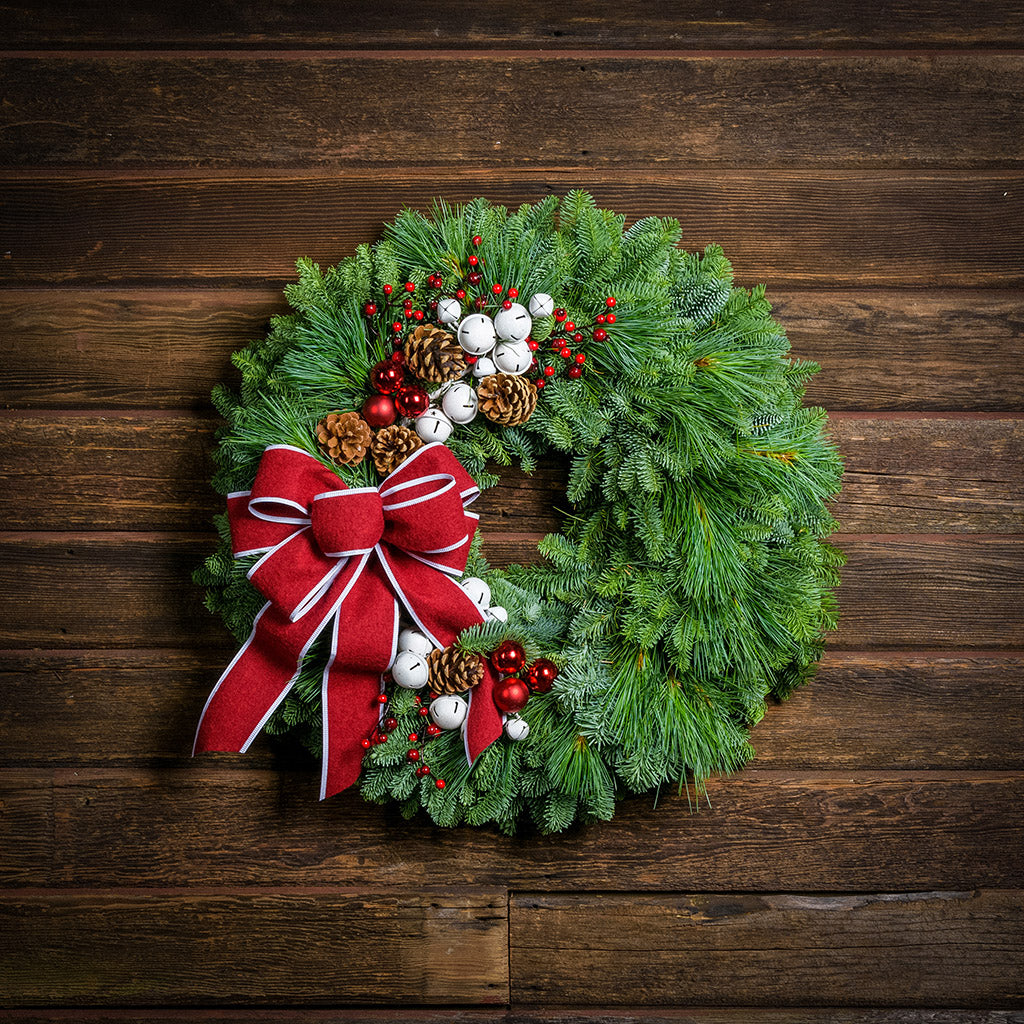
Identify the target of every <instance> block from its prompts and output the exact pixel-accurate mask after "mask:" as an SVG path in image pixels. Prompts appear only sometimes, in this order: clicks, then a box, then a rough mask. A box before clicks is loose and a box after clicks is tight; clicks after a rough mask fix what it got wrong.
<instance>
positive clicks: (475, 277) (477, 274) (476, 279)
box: [468, 270, 484, 284]
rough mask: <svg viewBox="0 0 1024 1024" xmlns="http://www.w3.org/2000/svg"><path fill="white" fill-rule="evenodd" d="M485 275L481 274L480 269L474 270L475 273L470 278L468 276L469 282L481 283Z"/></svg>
mask: <svg viewBox="0 0 1024 1024" xmlns="http://www.w3.org/2000/svg"><path fill="white" fill-rule="evenodd" d="M483 276H484V275H483V274H481V273H480V272H479V271H478V270H474V271H473V273H472V274H470V275H469V278H468V280H469V283H470V284H479V283H480V282H481V280H482V279H483Z"/></svg>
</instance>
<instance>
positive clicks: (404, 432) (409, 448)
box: [370, 423, 423, 476]
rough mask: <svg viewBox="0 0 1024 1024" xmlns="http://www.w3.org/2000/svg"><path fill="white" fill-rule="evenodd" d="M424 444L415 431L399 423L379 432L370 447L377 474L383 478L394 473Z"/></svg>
mask: <svg viewBox="0 0 1024 1024" xmlns="http://www.w3.org/2000/svg"><path fill="white" fill-rule="evenodd" d="M422 444H423V441H422V440H421V439H420V436H419V435H418V434H417V433H416V431H415V430H410V429H409V428H408V427H403V426H401V425H400V424H398V423H396V424H395V425H394V426H392V427H384V428H383V429H382V430H378V431H377V433H376V435H375V436H374V438H373V443H372V444H371V445H370V454H371V455H373V464H374V465H375V466H376V467H377V472H378V473H380V475H381V476H387V475H388V473H391V472H394V470H396V469H398V467H399V466H400V465H401V464H402V463H403V462H405V460H406V459H407V458H409V456H410V455H412V453H413V452H414V451H416V449H417V448H419V447H421V446H422Z"/></svg>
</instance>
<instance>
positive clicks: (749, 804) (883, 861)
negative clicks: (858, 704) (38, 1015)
mask: <svg viewBox="0 0 1024 1024" xmlns="http://www.w3.org/2000/svg"><path fill="white" fill-rule="evenodd" d="M190 724H191V723H190ZM264 763H265V762H264ZM258 764H259V761H258V760H257V761H255V762H252V761H250V760H249V759H248V757H247V756H243V755H237V754H236V755H227V754H223V755H203V756H202V757H200V758H198V759H192V760H190V759H185V760H183V761H182V762H180V763H179V764H177V765H174V764H169V763H164V764H161V765H154V766H150V767H142V766H139V767H125V768H113V767H91V766H88V765H86V764H84V763H83V764H81V765H78V766H77V767H74V768H53V769H50V768H38V769H31V770H30V769H28V768H24V769H17V770H16V771H14V772H13V775H12V781H10V782H9V783H4V781H3V780H4V779H5V777H6V775H7V773H6V772H5V773H3V774H0V786H7V785H9V787H10V792H11V794H12V797H11V799H12V801H13V804H14V806H15V809H16V814H17V816H18V817H17V818H16V819H15V820H16V822H17V823H20V824H22V825H34V826H35V827H36V828H37V830H38V831H39V833H40V838H39V840H38V842H37V844H36V846H35V848H34V849H33V850H31V851H24V852H23V851H22V850H21V848H20V846H19V845H18V841H19V840H18V834H17V832H13V833H8V832H5V833H4V834H3V835H0V850H2V852H3V853H4V861H3V862H4V864H5V865H9V866H8V867H7V873H8V877H7V878H6V879H5V881H6V882H7V884H18V885H22V886H47V885H58V886H61V887H64V886H104V885H106V886H110V885H128V884H131V885H140V886H160V885H163V886H176V885H190V884H194V883H195V880H196V879H202V884H203V885H260V886H274V885H297V884H303V885H321V884H322V885H328V884H330V885H352V886H356V885H373V886H383V887H398V889H399V890H400V891H402V892H407V891H420V890H421V889H422V888H423V887H428V888H430V889H431V890H433V889H438V890H439V891H450V890H452V889H453V888H455V889H457V888H458V887H459V886H466V885H470V886H497V887H509V888H513V889H523V888H526V887H528V888H532V889H537V890H551V891H555V892H560V891H561V892H569V891H571V892H575V893H578V894H580V898H581V899H583V898H584V896H585V894H586V893H587V892H588V891H592V890H616V891H642V890H643V891H665V890H672V889H678V887H679V885H680V884H681V883H682V882H684V881H685V884H686V885H687V886H688V887H691V888H693V889H694V890H698V889H709V890H712V889H713V890H718V889H731V890H736V891H743V892H749V891H767V892H773V891H779V890H781V891H792V892H815V891H823V890H827V891H871V890H874V889H877V888H879V887H880V886H881V885H882V884H883V883H884V884H885V885H887V886H889V887H891V888H896V889H901V890H903V889H920V888H934V887H943V888H973V887H976V886H984V885H987V886H993V887H1006V886H1014V885H1016V884H1017V883H1018V881H1019V879H1020V877H1021V872H1022V871H1024V824H1022V819H1021V816H1020V815H1019V814H1014V813H1013V809H1014V808H1017V807H1020V806H1021V803H1022V799H1024V779H1022V777H1021V774H1020V773H1019V772H993V771H984V772H968V771H940V772H929V771H908V772H900V771H890V770H886V771H867V770H862V771H854V772H842V771H829V770H817V771H809V772H797V771H794V770H792V769H785V770H778V769H762V768H758V767H757V766H756V764H755V766H754V767H753V768H750V769H748V770H746V771H744V772H742V773H740V774H738V775H734V776H730V777H728V778H721V779H712V780H710V781H709V783H708V790H707V798H706V799H702V800H701V801H700V804H699V806H698V805H696V804H695V803H693V802H692V799H693V795H692V793H691V794H690V797H689V798H688V797H687V796H685V795H681V794H678V793H674V792H663V793H662V794H661V795H660V797H659V798H658V799H657V800H655V798H654V797H653V796H650V795H649V796H645V797H636V798H631V799H628V800H624V801H622V802H620V804H619V805H618V807H617V808H616V814H615V817H614V818H613V819H612V821H611V822H610V823H603V824H598V825H593V826H590V827H586V828H583V827H579V828H576V829H574V830H572V831H571V832H569V833H568V834H566V835H562V836H554V837H549V838H544V837H540V836H537V835H536V834H532V833H530V832H527V833H526V834H524V835H523V836H522V837H520V838H517V839H508V838H505V837H502V836H499V835H497V834H495V833H493V832H492V831H490V830H487V829H470V828H465V829H459V830H455V831H451V830H445V829H438V828H433V827H431V826H430V825H429V823H427V822H425V821H423V820H417V822H416V823H415V824H414V825H409V823H408V822H406V821H405V819H404V818H402V817H401V816H400V815H399V814H398V812H397V811H396V810H394V809H382V808H379V807H376V806H373V805H369V804H366V803H364V802H363V801H362V800H361V799H360V797H359V795H358V794H357V793H355V792H349V793H345V794H342V795H341V796H340V797H337V798H332V799H331V800H329V801H327V802H319V801H318V799H317V797H318V791H319V784H318V783H319V773H318V772H317V771H314V770H313V768H312V766H310V768H309V770H306V771H302V772H295V771H288V770H285V769H284V768H283V767H282V766H281V765H274V766H273V767H272V768H271V769H267V768H261V767H256V766H254V765H258ZM655 805H656V806H655ZM112 829H114V830H115V832H114V833H112V831H111V830H112ZM581 865H586V870H581Z"/></svg>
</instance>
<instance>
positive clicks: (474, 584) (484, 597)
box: [459, 576, 491, 611]
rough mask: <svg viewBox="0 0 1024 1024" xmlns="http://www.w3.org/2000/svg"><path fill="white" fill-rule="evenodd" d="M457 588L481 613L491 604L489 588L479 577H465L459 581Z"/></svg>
mask: <svg viewBox="0 0 1024 1024" xmlns="http://www.w3.org/2000/svg"><path fill="white" fill-rule="evenodd" d="M459 586H460V587H462V589H463V590H464V591H465V592H466V593H467V594H468V595H469V597H470V600H471V601H472V602H473V604H475V605H476V606H477V608H479V609H481V611H482V610H483V609H484V608H486V607H487V606H488V605H489V604H490V603H491V588H490V587H489V586H487V584H486V583H485V582H484V581H483V580H482V579H480V577H479V576H467V577H466V578H465V579H464V580H459Z"/></svg>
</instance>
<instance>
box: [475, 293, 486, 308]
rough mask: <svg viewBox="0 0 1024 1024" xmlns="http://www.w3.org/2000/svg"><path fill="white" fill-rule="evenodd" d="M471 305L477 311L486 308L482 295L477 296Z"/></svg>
mask: <svg viewBox="0 0 1024 1024" xmlns="http://www.w3.org/2000/svg"><path fill="white" fill-rule="evenodd" d="M473 305H474V306H476V308H477V309H486V308H487V299H486V298H484V296H483V295H478V296H477V297H476V299H475V300H474V302H473Z"/></svg>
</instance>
